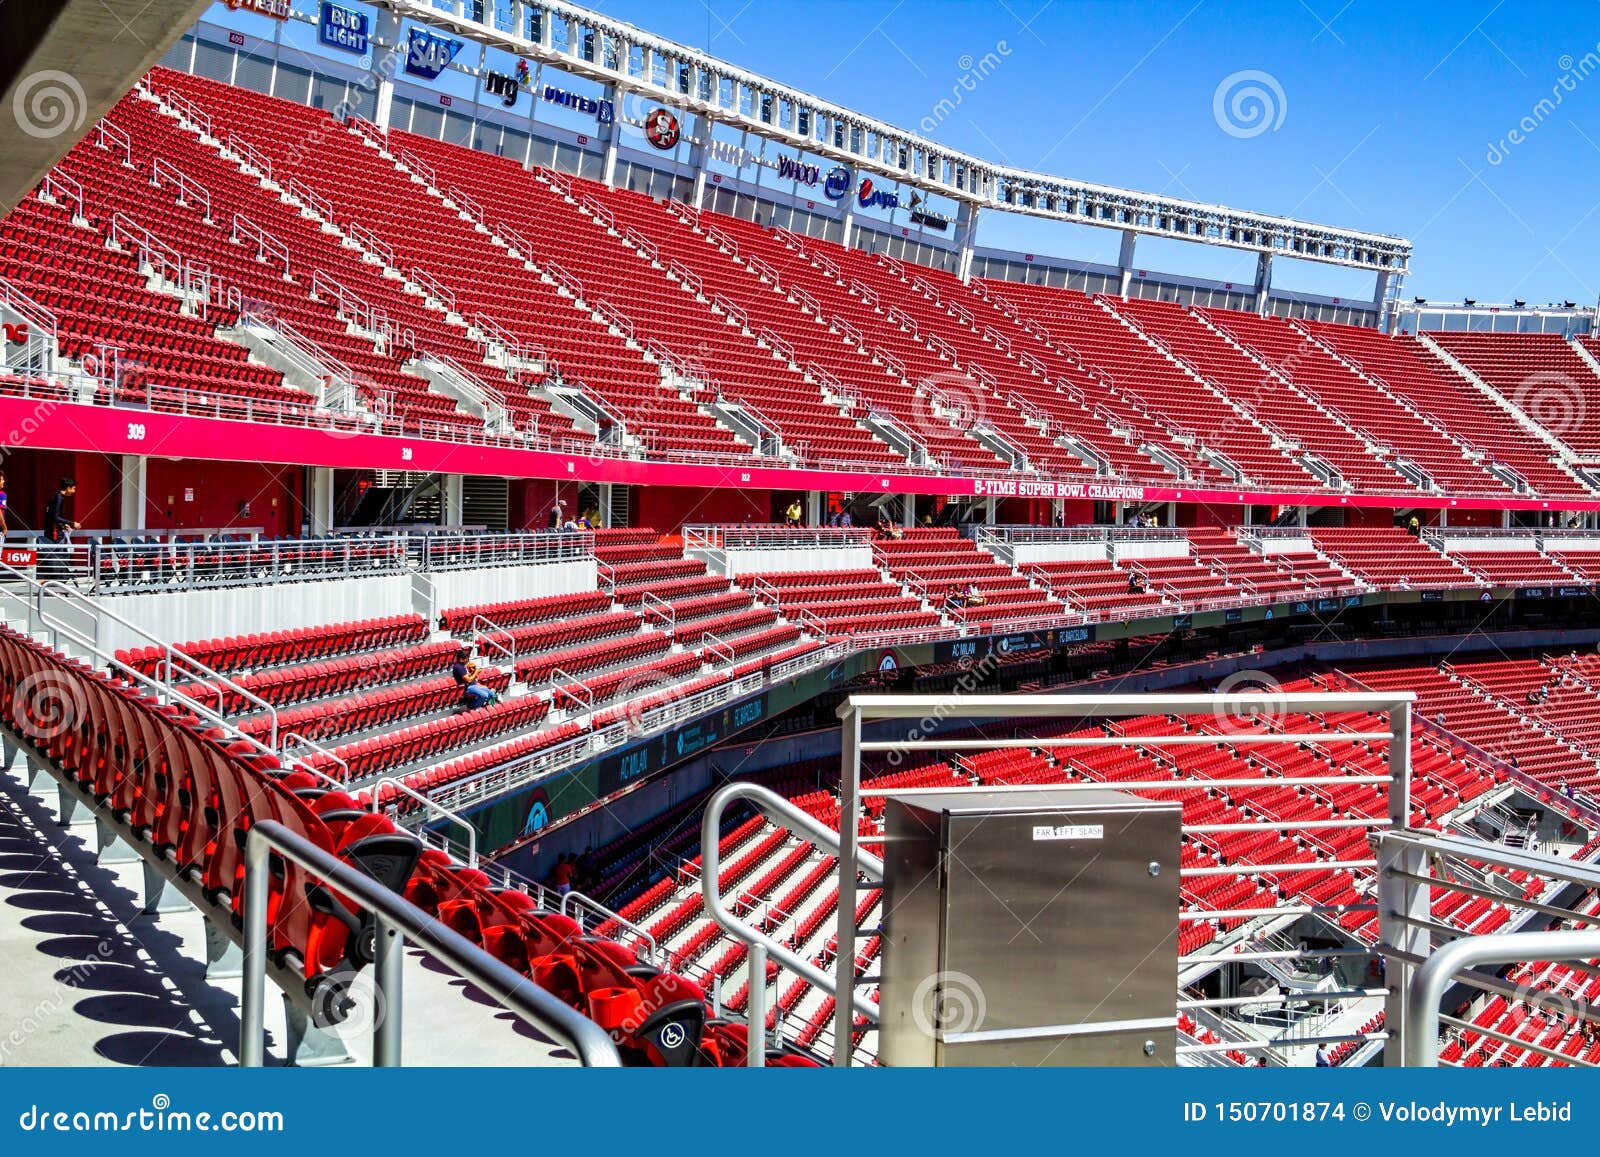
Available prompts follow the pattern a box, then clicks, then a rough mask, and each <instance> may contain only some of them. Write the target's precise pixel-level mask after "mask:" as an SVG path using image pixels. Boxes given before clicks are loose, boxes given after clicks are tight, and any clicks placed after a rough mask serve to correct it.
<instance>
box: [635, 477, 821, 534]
mask: <svg viewBox="0 0 1600 1157" xmlns="http://www.w3.org/2000/svg"><path fill="white" fill-rule="evenodd" d="M795 497H799V498H800V500H801V501H800V506H801V509H802V510H803V509H805V496H804V495H795V494H790V493H784V492H781V491H767V490H752V491H745V490H696V489H693V488H691V487H685V486H640V487H638V488H637V489H636V490H634V492H633V524H634V525H635V526H648V527H652V528H654V529H656V530H659V531H660V532H661V533H662V534H672V533H675V532H676V531H677V530H678V529H679V528H681V527H683V526H684V525H685V524H690V523H710V522H771V521H773V518H774V514H775V511H778V510H782V509H783V507H784V506H787V505H788V504H789V502H790V501H791V500H792V499H794V498H795Z"/></svg>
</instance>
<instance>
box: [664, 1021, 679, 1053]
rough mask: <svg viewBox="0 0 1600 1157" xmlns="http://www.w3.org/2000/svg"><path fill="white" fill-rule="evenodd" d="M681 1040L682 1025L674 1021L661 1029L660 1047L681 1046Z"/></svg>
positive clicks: (673, 1047) (672, 1047)
mask: <svg viewBox="0 0 1600 1157" xmlns="http://www.w3.org/2000/svg"><path fill="white" fill-rule="evenodd" d="M683 1040H684V1032H683V1026H682V1025H681V1024H678V1023H677V1022H676V1021H674V1022H672V1023H670V1024H668V1025H667V1026H666V1027H665V1028H663V1029H662V1030H661V1047H662V1048H664V1049H675V1048H679V1047H681V1046H682V1044H683Z"/></svg>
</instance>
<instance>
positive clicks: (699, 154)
mask: <svg viewBox="0 0 1600 1157" xmlns="http://www.w3.org/2000/svg"><path fill="white" fill-rule="evenodd" d="M713 131H715V122H714V121H712V119H711V118H710V117H705V116H699V117H695V120H694V136H695V137H696V139H698V140H699V142H700V143H699V144H697V145H691V146H690V147H689V165H690V167H692V168H693V169H694V207H695V209H696V210H699V208H700V206H701V205H702V203H703V202H704V201H705V196H706V172H707V166H708V165H709V164H710V163H711V149H710V148H709V147H708V146H709V145H710V143H711V134H712V132H713Z"/></svg>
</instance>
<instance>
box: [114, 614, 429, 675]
mask: <svg viewBox="0 0 1600 1157" xmlns="http://www.w3.org/2000/svg"><path fill="white" fill-rule="evenodd" d="M427 634H428V624H427V622H426V621H425V620H424V619H423V617H422V616H421V615H388V616H385V617H384V618H378V619H366V620H363V621H361V622H354V623H329V624H325V625H317V626H311V627H294V628H291V629H290V630H287V631H268V632H265V633H262V634H256V635H230V636H228V637H227V638H222V639H200V640H198V641H195V642H191V643H184V644H182V646H181V650H183V652H184V653H185V654H187V655H188V656H189V657H190V658H192V659H195V660H197V661H198V662H201V663H204V664H205V665H206V666H208V667H210V668H211V669H212V670H214V671H221V672H228V671H241V670H245V669H247V668H251V667H265V666H269V665H271V664H274V663H288V662H292V661H297V660H305V659H315V658H320V657H322V656H324V655H337V654H341V653H343V652H345V651H366V650H370V649H372V648H374V647H393V646H396V645H398V644H400V643H414V642H418V641H420V640H422V639H424V638H426V637H427ZM165 657H166V651H165V649H164V648H162V647H136V648H132V649H129V650H124V651H118V652H117V654H116V659H117V661H118V662H120V663H126V664H127V665H128V666H130V667H132V668H133V669H134V670H136V671H139V672H141V673H143V674H146V675H154V674H155V673H156V671H157V669H158V668H159V667H160V666H161V663H162V662H163V660H164V659H165Z"/></svg>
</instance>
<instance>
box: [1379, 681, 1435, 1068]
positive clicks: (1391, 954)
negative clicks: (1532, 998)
mask: <svg viewBox="0 0 1600 1157" xmlns="http://www.w3.org/2000/svg"><path fill="white" fill-rule="evenodd" d="M1389 730H1390V731H1391V732H1392V733H1393V735H1394V738H1393V739H1392V740H1390V742H1389V775H1390V783H1389V830H1390V831H1402V830H1404V829H1405V828H1406V827H1407V826H1408V825H1409V824H1410V822H1411V704H1410V703H1395V704H1392V705H1391V706H1390V707H1389ZM1375 852H1376V855H1377V859H1378V887H1377V899H1378V938H1379V949H1380V951H1381V952H1382V955H1381V956H1380V957H1379V959H1380V960H1382V961H1383V962H1384V964H1383V965H1382V967H1384V968H1385V969H1388V968H1393V969H1394V970H1395V972H1394V975H1392V976H1390V975H1388V973H1387V971H1386V972H1385V979H1386V980H1387V982H1388V988H1389V995H1388V997H1387V998H1386V1000H1385V1002H1384V1010H1383V1015H1384V1023H1385V1024H1387V1025H1390V1026H1397V1027H1398V1028H1399V1030H1400V1032H1401V1033H1402V1036H1403V1034H1404V1033H1405V1026H1406V1025H1407V1023H1408V1019H1409V1010H1408V1003H1409V1001H1410V989H1411V977H1412V973H1413V971H1414V967H1415V966H1414V965H1413V964H1412V962H1411V960H1412V958H1415V959H1421V958H1424V957H1426V956H1427V955H1428V953H1429V951H1430V950H1431V948H1432V939H1433V938H1432V934H1431V933H1430V932H1429V931H1428V929H1427V927H1426V921H1427V920H1428V917H1429V910H1430V905H1431V899H1430V897H1429V892H1428V889H1427V888H1426V887H1425V886H1424V885H1422V884H1421V883H1419V882H1418V881H1417V880H1416V879H1415V878H1414V877H1418V876H1422V875H1424V874H1425V869H1426V867H1427V864H1426V857H1425V856H1424V855H1423V854H1422V853H1421V852H1419V851H1416V850H1415V849H1412V848H1410V847H1404V846H1399V845H1396V844H1394V843H1393V842H1390V843H1384V842H1383V841H1381V840H1380V841H1377V847H1376V848H1375ZM1396 916H1398V917H1403V918H1402V919H1395V918H1394V917H1396ZM1402 1063H1403V1058H1402V1050H1401V1049H1398V1048H1394V1049H1385V1050H1384V1065H1385V1066H1386V1067H1398V1066H1399V1065H1400V1064H1402Z"/></svg>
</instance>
